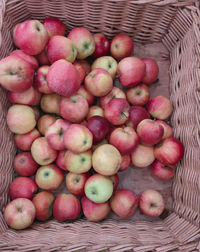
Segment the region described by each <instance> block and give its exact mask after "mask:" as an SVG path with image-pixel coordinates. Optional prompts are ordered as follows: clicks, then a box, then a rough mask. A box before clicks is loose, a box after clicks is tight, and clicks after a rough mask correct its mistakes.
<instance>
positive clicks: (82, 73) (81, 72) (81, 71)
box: [73, 61, 86, 83]
mask: <svg viewBox="0 0 200 252" xmlns="http://www.w3.org/2000/svg"><path fill="white" fill-rule="evenodd" d="M73 65H74V66H75V68H76V70H77V71H78V73H79V75H80V78H81V83H82V82H83V81H84V79H85V75H86V73H85V69H84V68H83V66H82V65H81V64H80V63H79V62H77V61H75V62H74V63H73Z"/></svg>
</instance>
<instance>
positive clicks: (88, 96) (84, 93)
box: [76, 86, 95, 106]
mask: <svg viewBox="0 0 200 252" xmlns="http://www.w3.org/2000/svg"><path fill="white" fill-rule="evenodd" d="M76 94H78V95H81V96H82V97H83V98H85V99H86V101H87V102H88V105H89V106H91V105H92V104H93V103H94V100H95V97H94V95H92V94H91V93H90V92H88V90H87V89H86V88H85V87H84V86H80V88H79V89H78V91H77V92H76Z"/></svg>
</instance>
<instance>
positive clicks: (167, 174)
mask: <svg viewBox="0 0 200 252" xmlns="http://www.w3.org/2000/svg"><path fill="white" fill-rule="evenodd" d="M151 170H152V173H153V175H154V176H155V177H157V178H158V179H161V180H169V179H171V178H172V177H173V176H174V173H175V170H174V167H170V166H166V165H164V164H163V163H161V162H160V161H158V160H155V161H154V162H153V164H152V168H151Z"/></svg>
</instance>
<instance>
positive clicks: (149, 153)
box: [131, 144, 155, 168]
mask: <svg viewBox="0 0 200 252" xmlns="http://www.w3.org/2000/svg"><path fill="white" fill-rule="evenodd" d="M131 160H132V163H133V165H135V166H136V167H140V168H143V167H146V166H149V165H151V164H152V163H153V161H154V160H155V155H154V148H153V147H152V146H146V145H142V144H138V146H137V147H136V149H135V150H134V151H133V152H132V154H131Z"/></svg>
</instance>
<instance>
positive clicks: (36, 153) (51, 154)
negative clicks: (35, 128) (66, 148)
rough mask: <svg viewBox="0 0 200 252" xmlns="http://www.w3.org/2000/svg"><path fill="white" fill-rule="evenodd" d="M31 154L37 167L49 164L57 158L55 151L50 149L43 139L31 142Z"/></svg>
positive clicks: (39, 138)
mask: <svg viewBox="0 0 200 252" xmlns="http://www.w3.org/2000/svg"><path fill="white" fill-rule="evenodd" d="M31 154H32V156H33V159H34V160H35V161H36V162H37V163H38V164H39V165H48V164H51V163H52V162H53V161H55V160H56V157H57V151H56V150H54V149H52V148H51V146H50V145H49V144H48V141H47V139H46V138H45V137H38V138H36V139H35V140H34V141H33V143H32V146H31Z"/></svg>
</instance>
